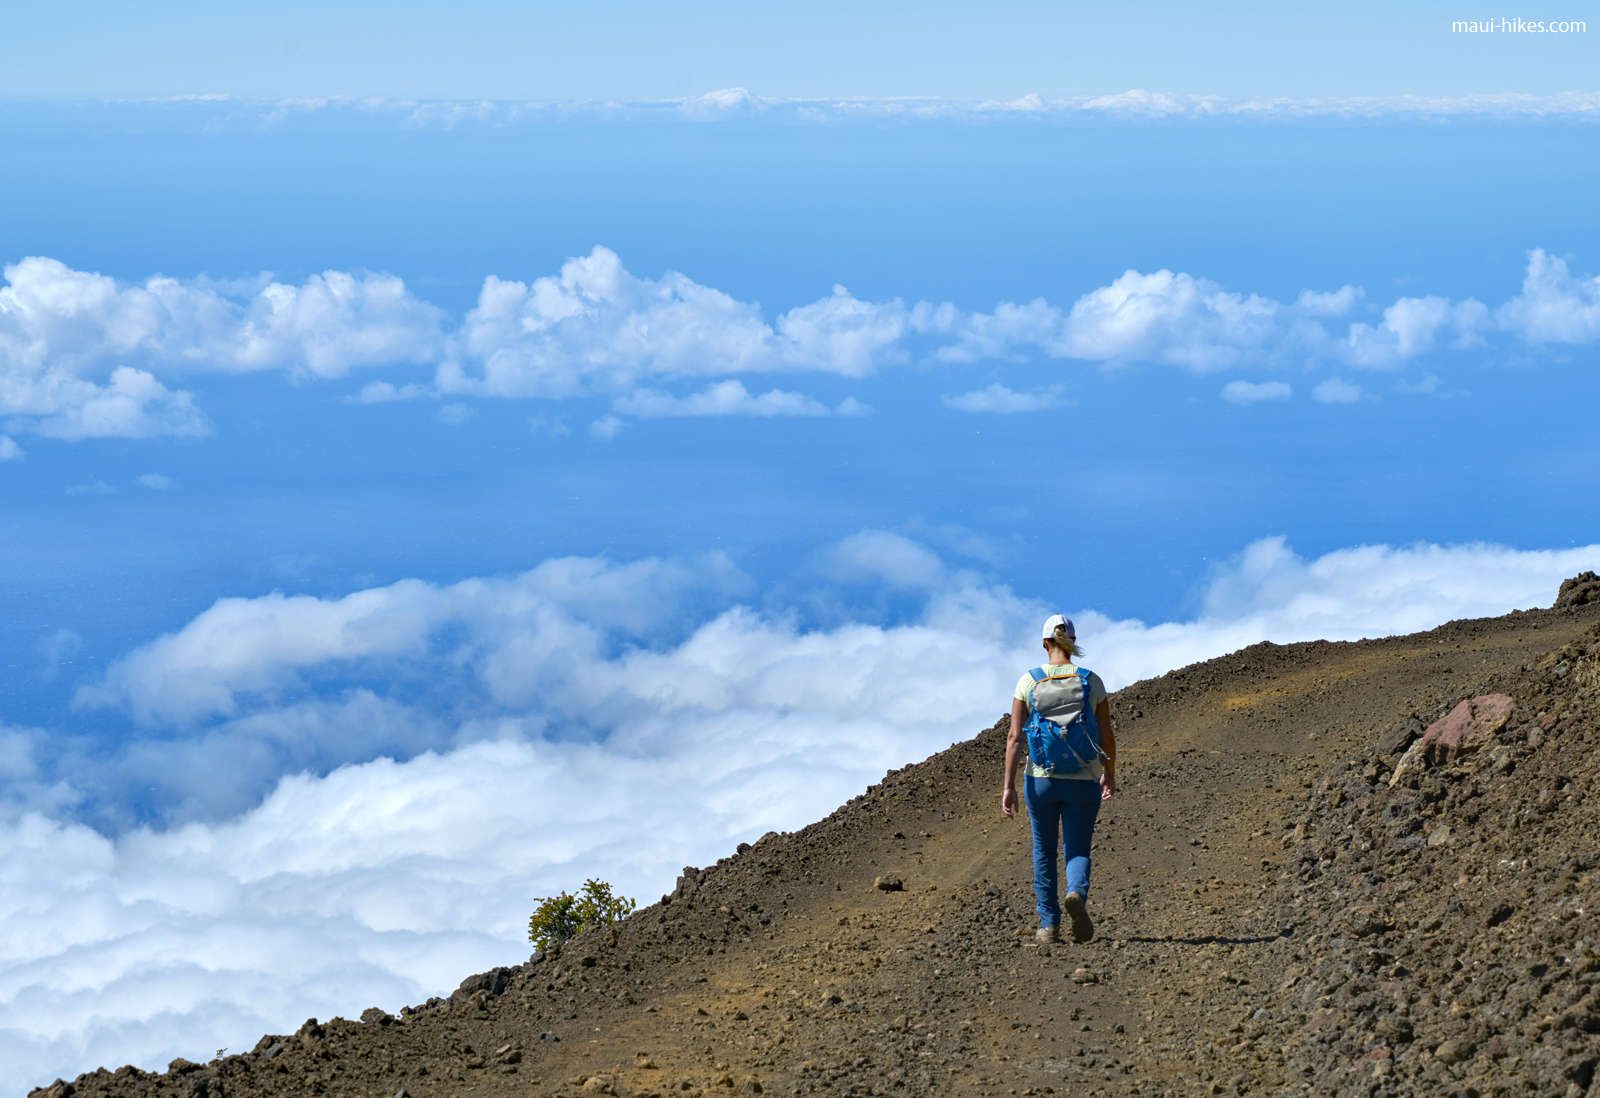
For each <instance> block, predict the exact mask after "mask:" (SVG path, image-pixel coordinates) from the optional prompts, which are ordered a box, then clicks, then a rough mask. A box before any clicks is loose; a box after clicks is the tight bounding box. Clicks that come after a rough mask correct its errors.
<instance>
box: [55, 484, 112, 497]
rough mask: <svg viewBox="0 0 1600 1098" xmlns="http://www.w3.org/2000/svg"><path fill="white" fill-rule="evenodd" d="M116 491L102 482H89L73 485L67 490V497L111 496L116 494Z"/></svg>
mask: <svg viewBox="0 0 1600 1098" xmlns="http://www.w3.org/2000/svg"><path fill="white" fill-rule="evenodd" d="M116 491H117V490H116V489H115V488H113V487H111V485H109V484H107V483H106V482H105V481H103V480H90V481H85V482H84V483H82V484H74V485H72V486H71V487H69V488H68V489H67V495H69V496H111V495H115V494H116Z"/></svg>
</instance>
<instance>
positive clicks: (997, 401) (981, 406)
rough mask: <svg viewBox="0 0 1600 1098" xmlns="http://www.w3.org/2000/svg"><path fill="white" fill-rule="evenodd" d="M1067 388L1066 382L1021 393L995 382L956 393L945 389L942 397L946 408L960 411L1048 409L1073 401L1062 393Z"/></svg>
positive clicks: (1032, 410)
mask: <svg viewBox="0 0 1600 1098" xmlns="http://www.w3.org/2000/svg"><path fill="white" fill-rule="evenodd" d="M1066 391H1067V387H1066V386H1065V385H1045V386H1041V387H1039V388H1037V389H1031V390H1029V391H1027V392H1023V393H1018V392H1014V391H1013V390H1011V389H1008V388H1006V387H1005V386H1004V385H1001V384H1000V383H999V382H995V383H994V384H993V385H990V386H987V387H986V388H983V389H975V390H973V391H972V392H970V393H960V394H957V395H954V396H952V395H951V394H949V393H946V394H945V395H944V396H942V397H940V398H939V399H940V401H941V402H942V403H943V404H944V406H945V407H946V408H954V409H955V410H956V411H958V412H1000V413H1011V412H1048V411H1052V410H1054V409H1056V408H1065V407H1067V406H1069V405H1070V404H1072V401H1070V400H1067V399H1066V398H1065V397H1064V396H1063V395H1062V394H1063V393H1065V392H1066Z"/></svg>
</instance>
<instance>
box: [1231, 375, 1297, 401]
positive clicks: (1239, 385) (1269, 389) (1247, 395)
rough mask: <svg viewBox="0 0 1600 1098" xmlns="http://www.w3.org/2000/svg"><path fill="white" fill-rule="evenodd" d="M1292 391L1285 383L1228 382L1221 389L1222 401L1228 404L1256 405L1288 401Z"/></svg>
mask: <svg viewBox="0 0 1600 1098" xmlns="http://www.w3.org/2000/svg"><path fill="white" fill-rule="evenodd" d="M1291 392H1292V390H1291V389H1290V388H1289V386H1288V384H1287V383H1286V382H1282V381H1263V382H1260V383H1256V382H1252V381H1230V382H1228V384H1226V385H1224V386H1223V387H1222V399H1223V400H1226V401H1227V402H1228V403H1229V404H1257V403H1259V402H1261V401H1264V400H1288V399H1289V396H1290V393H1291Z"/></svg>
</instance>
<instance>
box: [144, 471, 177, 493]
mask: <svg viewBox="0 0 1600 1098" xmlns="http://www.w3.org/2000/svg"><path fill="white" fill-rule="evenodd" d="M135 483H137V484H142V485H144V486H145V487H146V488H149V489H151V490H152V491H155V492H165V491H168V490H170V489H171V488H172V478H171V477H167V476H162V475H161V474H160V473H146V474H144V475H143V476H141V477H139V478H138V479H137V481H136V482H135Z"/></svg>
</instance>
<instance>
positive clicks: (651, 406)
mask: <svg viewBox="0 0 1600 1098" xmlns="http://www.w3.org/2000/svg"><path fill="white" fill-rule="evenodd" d="M612 407H613V408H615V409H616V410H617V411H618V412H620V413H622V414H623V415H629V416H637V417H639V418H640V419H659V418H662V417H669V416H762V417H769V416H825V415H827V414H828V409H827V408H826V407H825V406H824V405H822V404H819V403H817V402H816V401H815V400H813V399H812V398H811V397H808V396H806V395H805V394H804V393H786V392H784V391H783V390H782V389H772V390H770V391H769V392H765V393H762V394H761V395H760V396H751V395H750V392H749V390H747V389H746V388H745V387H744V385H743V384H741V383H740V382H737V381H719V382H717V383H716V384H715V385H709V386H707V387H706V388H705V389H704V390H702V391H701V392H698V393H695V394H693V395H692V396H687V397H675V396H672V395H671V394H669V393H663V392H659V391H658V390H655V389H636V390H635V391H634V392H633V393H632V394H631V395H629V396H626V397H622V398H620V399H618V400H617V401H615V402H614V403H613V405H612Z"/></svg>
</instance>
